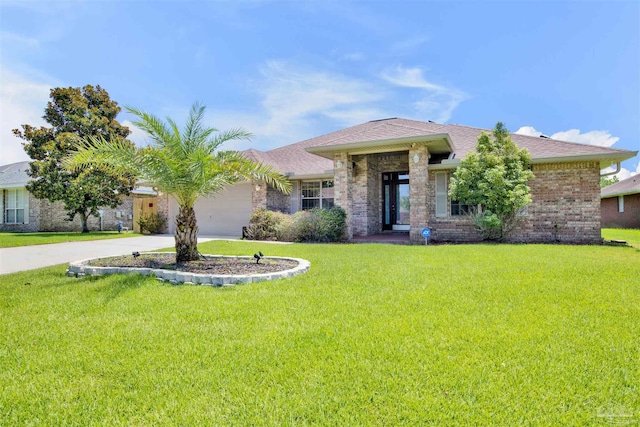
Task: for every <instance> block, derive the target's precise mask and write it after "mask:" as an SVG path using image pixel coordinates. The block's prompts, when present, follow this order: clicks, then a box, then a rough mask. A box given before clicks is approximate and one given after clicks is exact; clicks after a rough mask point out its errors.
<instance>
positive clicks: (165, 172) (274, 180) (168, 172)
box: [65, 103, 291, 262]
mask: <svg viewBox="0 0 640 427" xmlns="http://www.w3.org/2000/svg"><path fill="white" fill-rule="evenodd" d="M126 109H127V111H129V112H130V113H132V114H134V115H135V116H137V117H138V120H137V121H134V122H133V124H134V125H135V126H137V127H139V128H140V129H142V130H144V131H146V132H147V133H148V134H149V136H150V137H151V141H152V142H151V143H150V144H149V145H148V146H146V147H135V146H133V144H130V145H128V144H126V141H125V140H124V139H117V140H111V141H106V140H105V139H103V138H96V137H89V138H87V139H85V140H83V141H82V143H80V144H79V145H78V146H77V147H76V149H75V150H74V152H73V153H72V154H71V155H70V156H68V157H67V158H66V159H65V164H66V165H67V167H69V168H70V169H78V168H84V167H91V166H93V167H106V168H109V169H111V170H116V171H119V172H121V173H131V174H133V175H135V176H136V177H137V179H138V181H139V182H141V183H144V184H145V185H150V186H153V187H154V188H156V189H157V190H158V191H161V192H163V193H166V194H169V195H171V196H173V197H174V198H175V199H176V201H177V202H178V205H179V212H178V215H177V216H176V232H175V242H176V243H175V245H176V262H184V261H193V260H197V259H198V258H199V256H200V254H199V252H198V246H197V244H198V226H197V223H196V214H195V211H194V209H193V206H194V204H195V202H196V200H197V199H198V198H199V197H206V196H210V195H212V194H216V193H218V192H220V191H221V190H223V189H224V188H225V187H227V186H229V185H231V184H233V183H235V182H238V181H241V180H259V181H265V182H266V183H268V184H269V185H271V186H273V187H275V188H276V189H278V190H280V191H282V192H283V193H285V194H288V193H289V192H290V191H291V184H290V183H289V181H287V179H286V178H285V177H284V176H283V175H281V174H279V173H276V172H275V171H273V170H272V169H271V167H269V166H266V165H264V164H261V163H256V162H253V161H251V160H249V159H247V158H246V157H244V156H243V155H242V154H241V153H239V152H238V151H218V147H220V145H221V144H222V143H224V142H225V141H230V140H237V139H249V138H250V137H251V134H250V133H248V132H246V131H244V130H242V129H240V128H238V129H232V130H229V131H226V132H218V130H217V129H214V128H210V127H205V126H204V125H203V123H202V121H203V118H204V110H205V107H204V106H201V105H200V104H199V103H195V104H194V105H193V107H192V108H191V111H190V113H189V118H188V119H187V122H186V124H185V126H184V129H183V130H182V131H180V129H179V128H178V126H177V125H176V123H175V122H174V121H173V120H172V119H171V118H167V119H166V123H164V122H163V121H162V120H160V119H158V118H157V117H155V116H153V115H151V114H148V113H146V112H144V111H141V110H137V109H135V108H131V107H127V108H126Z"/></svg>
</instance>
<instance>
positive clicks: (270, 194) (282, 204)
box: [254, 185, 291, 214]
mask: <svg viewBox="0 0 640 427" xmlns="http://www.w3.org/2000/svg"><path fill="white" fill-rule="evenodd" d="M254 191H255V189H254ZM267 209H269V210H270V211H278V212H283V213H287V214H288V213H290V212H291V196H289V195H287V194H284V193H282V192H280V191H278V190H276V189H275V188H273V187H272V186H270V185H269V186H267Z"/></svg>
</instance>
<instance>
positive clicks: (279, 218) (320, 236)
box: [247, 206, 347, 242]
mask: <svg viewBox="0 0 640 427" xmlns="http://www.w3.org/2000/svg"><path fill="white" fill-rule="evenodd" d="M346 218H347V215H346V213H345V211H344V210H343V209H342V208H340V207H337V206H336V207H333V208H331V209H320V208H316V209H312V210H309V211H300V212H296V213H295V214H293V215H287V214H283V213H281V212H273V211H268V210H266V209H258V210H256V211H254V212H253V214H252V215H251V220H250V221H249V227H247V237H248V238H249V239H252V240H280V241H284V242H339V241H343V240H344V239H345V234H346V233H345V229H346Z"/></svg>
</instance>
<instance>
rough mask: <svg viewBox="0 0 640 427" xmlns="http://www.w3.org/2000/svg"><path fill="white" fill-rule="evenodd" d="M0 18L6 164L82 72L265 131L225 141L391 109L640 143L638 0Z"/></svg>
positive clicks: (327, 5)
mask: <svg viewBox="0 0 640 427" xmlns="http://www.w3.org/2000/svg"><path fill="white" fill-rule="evenodd" d="M0 24H1V25H0V28H1V30H0V43H1V44H0V67H1V68H0V73H1V74H0V79H1V80H0V82H1V84H0V108H1V109H0V142H1V147H2V151H1V156H2V159H1V161H0V163H2V164H5V163H11V162H14V161H20V160H28V158H27V156H26V154H25V153H24V151H23V150H22V147H21V145H20V143H21V141H20V140H19V139H18V138H15V137H14V136H13V135H12V134H11V129H12V128H15V127H18V126H19V125H20V124H23V123H29V124H33V125H40V124H44V122H43V121H42V119H41V116H42V114H43V110H44V107H45V105H46V102H47V100H48V94H49V89H50V88H52V87H57V86H65V87H67V86H74V87H78V86H83V85H85V84H92V85H98V84H99V85H101V86H102V87H103V88H105V89H106V90H107V91H108V92H109V94H110V95H111V98H112V99H114V100H115V101H117V102H118V103H119V104H120V105H121V106H125V105H129V106H134V107H137V108H141V109H145V110H147V111H149V112H151V113H154V114H156V115H159V116H167V115H168V116H171V117H173V118H175V119H176V120H177V121H178V122H180V121H181V120H182V119H184V117H185V116H186V114H187V112H188V109H189V108H190V106H191V105H192V104H193V102H195V101H201V102H203V103H204V104H205V105H206V106H207V120H208V124H209V125H211V126H214V127H216V128H219V129H228V128H230V127H236V126H242V127H244V128H245V129H247V130H249V131H251V132H252V133H253V134H254V138H253V140H252V141H251V142H250V143H246V142H243V143H235V144H229V145H227V146H226V148H227V149H244V148H248V147H253V148H256V149H259V150H268V149H271V148H274V147H277V146H281V145H285V144H290V143H294V142H297V141H300V140H302V139H306V138H310V137H313V136H317V135H320V134H323V133H327V132H331V131H334V130H338V129H341V128H344V127H347V126H351V125H355V124H359V123H363V122H365V121H369V120H374V119H380V118H386V117H405V118H412V119H417V120H433V121H436V122H441V123H444V122H446V123H458V124H464V125H468V126H476V127H483V128H492V127H493V126H494V125H495V123H496V122H498V121H503V122H505V123H506V125H507V127H508V128H509V129H510V130H511V131H513V132H515V131H520V132H525V133H531V134H537V133H539V132H541V133H544V134H546V135H550V136H554V137H558V138H561V139H566V140H572V141H577V142H583V143H591V144H598V145H604V146H611V147H613V148H623V149H630V150H639V149H640V122H639V120H640V2H636V1H629V2H623V1H610V2H591V1H584V2H578V1H574V2H552V1H545V2H523V1H511V2H508V1H503V2H427V1H422V2H417V1H416V2H410V1H395V2H391V1H389V2H383V1H351V2H350V1H323V2H320V1H306V2H294V1H289V2H284V1H249V2H221V1H217V2H205V1H197V2H196V1H180V2H178V1H166V0H165V1H157V2H147V1H143V0H138V1H64V2H63V1H56V0H53V1H51V0H49V1H46V2H45V1H42V2H40V1H29V0H21V1H11V0H2V1H1V2H0ZM130 119H131V117H130V116H128V115H127V114H125V113H122V114H121V115H120V116H119V120H120V121H121V122H122V123H124V124H128V120H130ZM132 139H134V140H135V141H136V142H138V143H142V142H143V141H144V135H142V134H141V133H140V132H139V131H134V132H133V134H132ZM638 162H639V159H638V157H636V158H634V159H632V160H629V161H627V162H625V163H624V164H623V167H624V168H625V170H624V171H623V173H622V177H626V176H629V175H630V174H633V173H640V165H639V164H638Z"/></svg>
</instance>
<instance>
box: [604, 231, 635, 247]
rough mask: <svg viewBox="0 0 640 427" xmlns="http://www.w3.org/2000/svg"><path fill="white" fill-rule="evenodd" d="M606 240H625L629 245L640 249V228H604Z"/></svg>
mask: <svg viewBox="0 0 640 427" xmlns="http://www.w3.org/2000/svg"><path fill="white" fill-rule="evenodd" d="M602 237H604V238H605V240H625V241H626V242H627V244H628V245H629V246H633V247H634V248H638V249H640V230H638V229H625V228H603V229H602Z"/></svg>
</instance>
